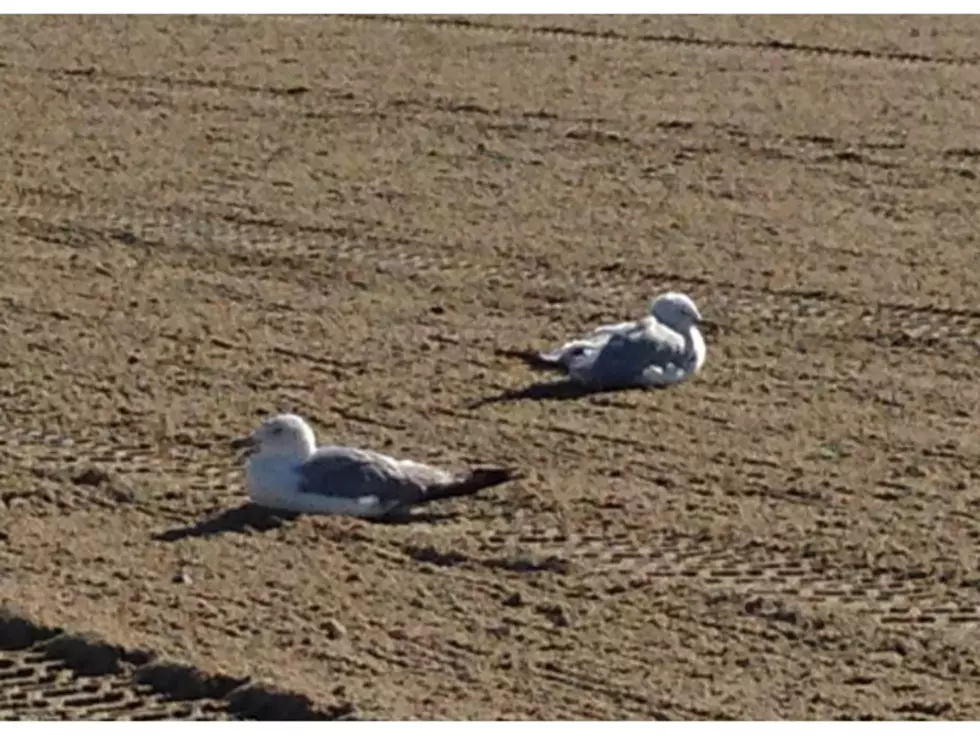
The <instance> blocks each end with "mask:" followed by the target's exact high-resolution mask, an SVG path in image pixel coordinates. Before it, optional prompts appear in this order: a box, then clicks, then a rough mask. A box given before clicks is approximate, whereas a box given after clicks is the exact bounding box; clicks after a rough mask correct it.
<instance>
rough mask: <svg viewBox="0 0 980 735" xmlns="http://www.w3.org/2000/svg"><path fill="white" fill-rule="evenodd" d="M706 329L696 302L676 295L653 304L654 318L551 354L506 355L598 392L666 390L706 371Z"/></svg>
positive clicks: (598, 331)
mask: <svg viewBox="0 0 980 735" xmlns="http://www.w3.org/2000/svg"><path fill="white" fill-rule="evenodd" d="M701 323H702V319H701V312H700V311H698V307H697V306H695V304H694V301H693V300H691V298H690V297H689V296H687V295H686V294H683V293H677V292H674V291H671V292H668V293H665V294H661V295H660V296H658V297H657V298H655V299H654V300H653V301H651V302H650V310H649V313H648V314H647V315H646V316H643V317H641V318H640V319H636V320H634V321H626V322H619V323H618V324H606V325H603V326H600V327H596V328H595V329H594V330H592V332H590V333H589V334H587V335H586V336H584V337H582V338H580V339H576V340H573V341H571V342H566V343H565V344H563V345H562V346H561V347H559V348H558V349H556V350H552V351H551V352H544V353H538V352H529V351H522V350H517V351H508V352H505V354H508V355H510V356H513V357H518V358H520V359H521V360H523V361H524V362H525V363H527V364H528V365H530V366H531V367H533V368H536V369H543V370H554V371H557V372H561V373H563V374H565V375H566V376H567V377H569V378H570V379H571V380H572V381H574V382H576V383H579V384H581V385H583V386H587V387H589V388H594V389H597V390H615V389H622V388H662V387H665V386H668V385H674V384H676V383H680V382H682V381H684V380H686V379H687V378H689V377H690V376H691V375H694V374H695V373H697V372H698V371H699V370H700V369H701V367H702V366H703V365H704V360H705V357H706V346H705V343H704V337H703V336H702V335H701V331H700V330H699V329H698V325H699V324H701Z"/></svg>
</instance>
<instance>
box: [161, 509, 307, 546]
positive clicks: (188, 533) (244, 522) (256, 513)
mask: <svg viewBox="0 0 980 735" xmlns="http://www.w3.org/2000/svg"><path fill="white" fill-rule="evenodd" d="M299 515H300V514H299V513H290V512H289V511H280V510H270V509H269V508H263V507H262V506H260V505H256V504H255V503H244V504H243V505H239V506H237V507H235V508H228V509H226V510H223V511H221V512H219V513H217V514H215V515H212V516H209V517H207V518H205V519H203V520H200V521H198V522H197V523H192V524H190V525H186V526H178V527H177V528H171V529H169V530H167V531H162V532H161V533H158V534H155V535H154V536H153V539H154V540H155V541H180V540H181V539H185V538H208V537H210V536H218V535H220V534H223V533H247V532H248V531H259V532H265V531H274V530H276V529H278V528H282V527H283V526H285V525H286V524H287V522H289V521H292V520H295V519H296V518H298V517H299Z"/></svg>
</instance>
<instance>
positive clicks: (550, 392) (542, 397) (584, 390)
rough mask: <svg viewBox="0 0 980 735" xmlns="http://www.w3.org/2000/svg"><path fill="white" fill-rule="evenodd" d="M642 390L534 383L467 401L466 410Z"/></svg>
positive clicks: (570, 399) (548, 382)
mask: <svg viewBox="0 0 980 735" xmlns="http://www.w3.org/2000/svg"><path fill="white" fill-rule="evenodd" d="M641 390H644V389H642V388H639V387H635V388H634V387H630V388H594V387H590V386H586V385H582V384H581V383H575V382H572V381H571V380H552V381H547V382H541V383H534V384H533V385H529V386H527V387H526V388H519V389H516V390H507V391H503V392H502V393H498V394H497V395H493V396H485V397H483V398H477V399H474V400H472V401H468V402H467V403H466V404H465V407H466V408H470V409H472V408H482V407H483V406H488V405H491V404H494V403H513V402H516V401H574V400H577V399H579V398H585V397H586V396H598V395H605V394H609V393H626V392H633V391H637V392H638V391H641Z"/></svg>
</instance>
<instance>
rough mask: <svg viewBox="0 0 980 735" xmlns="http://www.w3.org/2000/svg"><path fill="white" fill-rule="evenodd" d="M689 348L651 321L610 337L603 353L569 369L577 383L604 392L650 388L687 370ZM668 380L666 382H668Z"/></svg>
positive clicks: (643, 320)
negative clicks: (580, 382) (616, 389)
mask: <svg viewBox="0 0 980 735" xmlns="http://www.w3.org/2000/svg"><path fill="white" fill-rule="evenodd" d="M690 362H691V354H690V349H689V346H688V344H687V342H686V340H685V339H684V337H682V336H681V335H680V334H678V333H677V332H675V331H673V330H672V329H669V328H667V327H665V326H664V325H663V324H661V323H660V322H658V321H656V320H655V319H652V318H647V319H642V320H640V321H638V322H637V324H636V326H635V328H634V329H631V330H628V331H624V332H617V333H614V334H612V335H611V336H610V338H609V340H608V341H607V342H606V343H605V345H604V346H603V347H602V349H600V350H598V351H597V352H595V353H594V354H585V355H583V359H582V360H581V361H580V362H578V363H575V362H574V361H573V363H572V364H571V365H570V369H571V370H570V371H571V372H572V374H573V377H575V378H576V379H578V380H580V381H582V382H585V383H588V384H590V385H595V386H597V387H603V388H621V387H628V386H651V385H657V384H660V383H663V382H669V381H670V380H671V379H673V377H674V374H675V373H677V372H678V371H684V370H687V369H688V366H689V363H690ZM665 376H667V379H666V380H665Z"/></svg>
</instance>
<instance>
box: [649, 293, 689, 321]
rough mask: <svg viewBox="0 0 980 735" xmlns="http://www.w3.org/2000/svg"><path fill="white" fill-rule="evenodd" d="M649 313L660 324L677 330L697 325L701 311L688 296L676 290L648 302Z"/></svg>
mask: <svg viewBox="0 0 980 735" xmlns="http://www.w3.org/2000/svg"><path fill="white" fill-rule="evenodd" d="M650 314H651V315H652V316H653V317H654V318H655V319H656V320H657V321H659V322H661V323H662V324H665V325H667V326H668V327H670V328H671V329H674V330H677V331H686V330H688V329H690V328H691V327H696V326H698V325H699V324H700V323H701V322H702V319H701V312H700V311H698V307H697V306H696V305H695V304H694V301H693V300H692V299H691V297H690V296H688V295H687V294H683V293H678V292H676V291H670V292H668V293H665V294H661V295H660V296H658V297H657V298H655V299H654V300H653V301H652V302H651V303H650Z"/></svg>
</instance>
